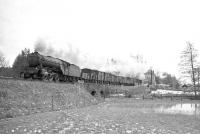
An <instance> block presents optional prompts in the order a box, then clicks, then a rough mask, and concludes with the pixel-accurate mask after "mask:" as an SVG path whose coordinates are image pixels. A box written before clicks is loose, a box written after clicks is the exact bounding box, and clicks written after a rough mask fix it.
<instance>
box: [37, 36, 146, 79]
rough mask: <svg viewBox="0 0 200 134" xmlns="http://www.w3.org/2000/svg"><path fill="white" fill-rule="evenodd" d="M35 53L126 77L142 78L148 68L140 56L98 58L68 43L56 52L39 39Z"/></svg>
mask: <svg viewBox="0 0 200 134" xmlns="http://www.w3.org/2000/svg"><path fill="white" fill-rule="evenodd" d="M35 51H37V52H39V53H41V54H44V55H47V56H52V57H56V58H60V59H62V60H65V61H67V62H70V63H72V64H76V65H78V66H80V67H81V68H91V69H96V70H99V71H105V72H110V73H113V74H115V75H122V76H127V77H137V78H144V76H143V74H144V72H145V71H146V69H147V68H148V67H147V66H146V62H144V58H143V57H142V56H141V55H136V56H133V55H129V56H127V57H126V58H123V59H120V57H118V58H116V57H115V58H107V57H98V56H96V55H91V54H89V53H83V52H81V51H80V50H79V49H78V48H75V47H74V46H73V45H71V44H69V43H68V44H66V45H65V48H63V49H62V50H56V49H55V48H53V47H52V46H51V43H48V42H46V41H44V40H42V39H39V40H38V41H37V42H36V44H35Z"/></svg>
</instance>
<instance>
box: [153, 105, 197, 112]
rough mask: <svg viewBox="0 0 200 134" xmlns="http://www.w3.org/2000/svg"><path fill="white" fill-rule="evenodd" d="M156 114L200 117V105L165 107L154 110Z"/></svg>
mask: <svg viewBox="0 0 200 134" xmlns="http://www.w3.org/2000/svg"><path fill="white" fill-rule="evenodd" d="M154 112H156V113H164V114H184V115H200V104H196V103H191V104H190V103H184V104H176V105H172V106H164V105H163V106H160V107H158V108H154Z"/></svg>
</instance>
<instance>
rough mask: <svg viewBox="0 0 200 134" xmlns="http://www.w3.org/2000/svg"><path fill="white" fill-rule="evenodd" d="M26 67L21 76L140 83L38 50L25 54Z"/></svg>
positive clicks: (53, 79)
mask: <svg viewBox="0 0 200 134" xmlns="http://www.w3.org/2000/svg"><path fill="white" fill-rule="evenodd" d="M27 61H28V67H26V68H24V69H23V70H22V71H21V72H20V77H22V78H33V79H41V80H46V81H63V82H78V81H82V82H85V83H98V84H112V85H127V86H134V85H140V84H141V83H142V81H141V80H139V79H135V78H130V77H123V76H116V75H113V74H111V73H107V72H101V71H98V70H92V69H88V68H84V69H80V67H79V66H77V65H74V64H71V63H69V62H66V61H64V60H61V59H58V58H54V57H51V56H44V55H41V54H39V53H38V52H34V53H30V54H28V55H27Z"/></svg>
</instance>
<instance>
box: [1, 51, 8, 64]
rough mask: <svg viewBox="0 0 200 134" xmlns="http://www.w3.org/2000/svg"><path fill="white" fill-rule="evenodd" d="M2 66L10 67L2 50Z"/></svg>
mask: <svg viewBox="0 0 200 134" xmlns="http://www.w3.org/2000/svg"><path fill="white" fill-rule="evenodd" d="M0 67H8V61H7V60H6V58H5V57H4V55H3V53H2V52H0Z"/></svg>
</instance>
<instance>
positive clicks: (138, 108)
mask: <svg viewBox="0 0 200 134" xmlns="http://www.w3.org/2000/svg"><path fill="white" fill-rule="evenodd" d="M199 126H200V102H198V101H191V100H183V101H180V100H174V101H171V100H170V99H163V100H160V99H156V100H142V99H132V98H131V99H129V98H117V99H116V98H108V99H106V100H105V102H103V103H100V104H98V105H93V106H88V107H84V108H78V109H70V110H61V111H54V112H46V113H40V114H34V115H30V116H23V117H17V118H14V119H7V120H1V121H0V128H1V129H0V130H1V131H0V133H8V134H10V133H16V134H23V133H29V134H31V133H49V134H56V133H59V134H68V133H81V134H88V133H99V134H100V133H102V134H117V133H119V134H121V133H122V134H123V133H124V134H199V133H200V128H199Z"/></svg>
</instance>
